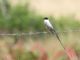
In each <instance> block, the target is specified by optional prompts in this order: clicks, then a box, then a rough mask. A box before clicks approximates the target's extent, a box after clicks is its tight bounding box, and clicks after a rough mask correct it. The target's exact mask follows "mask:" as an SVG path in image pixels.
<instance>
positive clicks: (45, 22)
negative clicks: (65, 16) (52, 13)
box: [44, 20, 53, 28]
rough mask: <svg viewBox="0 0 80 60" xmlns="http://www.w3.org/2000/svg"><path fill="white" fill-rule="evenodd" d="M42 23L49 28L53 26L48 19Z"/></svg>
mask: <svg viewBox="0 0 80 60" xmlns="http://www.w3.org/2000/svg"><path fill="white" fill-rule="evenodd" d="M44 24H45V25H47V26H48V27H50V28H53V26H52V25H51V23H50V21H49V20H44Z"/></svg>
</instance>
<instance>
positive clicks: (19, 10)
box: [0, 0, 80, 60]
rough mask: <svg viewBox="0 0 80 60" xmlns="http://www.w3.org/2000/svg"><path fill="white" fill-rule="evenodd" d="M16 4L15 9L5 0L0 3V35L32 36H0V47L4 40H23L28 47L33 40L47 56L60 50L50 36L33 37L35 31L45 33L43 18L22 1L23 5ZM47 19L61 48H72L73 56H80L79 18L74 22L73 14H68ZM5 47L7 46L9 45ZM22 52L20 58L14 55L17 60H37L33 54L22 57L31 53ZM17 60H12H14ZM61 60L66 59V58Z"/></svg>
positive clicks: (42, 34)
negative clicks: (53, 26)
mask: <svg viewBox="0 0 80 60" xmlns="http://www.w3.org/2000/svg"><path fill="white" fill-rule="evenodd" d="M20 3H21V2H20ZM20 3H18V4H16V5H15V6H11V3H10V2H9V0H1V1H0V34H3V33H5V34H9V33H10V34H12V33H15V34H18V33H30V32H33V33H34V34H32V35H29V34H28V35H25V36H24V37H23V36H17V35H15V36H13V37H12V36H10V35H8V36H7V35H6V36H5V35H0V40H1V42H0V45H1V46H2V45H3V47H4V46H5V44H3V43H2V40H3V41H4V42H5V41H8V42H10V41H14V40H22V41H24V40H27V41H26V42H25V44H26V45H27V46H29V47H31V46H30V45H32V44H33V43H35V42H36V41H39V42H41V44H42V46H43V47H44V48H45V49H46V51H47V53H48V54H50V56H51V54H52V53H55V52H56V51H58V50H63V49H62V47H61V46H60V45H59V43H58V41H57V39H56V37H55V36H52V35H51V34H50V33H40V34H36V32H47V30H46V29H45V26H44V23H43V18H44V17H45V16H46V15H41V14H39V13H38V12H37V11H36V10H35V9H30V7H29V6H30V5H29V3H28V2H26V3H25V4H23V5H22V4H20ZM47 16H48V17H49V19H50V21H51V23H52V24H53V25H55V28H56V31H57V32H58V33H59V36H60V38H61V39H62V42H63V43H64V45H65V46H66V47H67V46H70V47H72V48H73V49H74V50H75V51H76V53H77V54H79V53H80V47H79V45H80V41H79V39H80V37H79V36H80V21H79V19H76V18H75V16H74V15H68V16H62V15H61V16H59V17H57V18H55V16H52V15H47ZM2 36H3V37H2ZM22 37H23V38H22ZM19 38H20V39H19ZM24 38H25V39H24ZM1 43H2V44H1ZM9 44H11V42H10V43H9ZM11 45H12V44H11ZM26 48H27V47H26ZM6 49H8V48H6ZM25 50H26V49H25ZM25 50H24V52H23V56H22V55H21V57H22V58H21V57H20V56H19V55H18V57H17V58H21V59H19V60H26V59H27V58H29V59H30V58H31V59H32V58H37V56H35V55H30V56H33V57H27V58H26V57H25V56H28V55H26V54H32V53H29V52H25ZM24 53H25V54H24ZM63 57H64V56H63ZM17 58H16V60H18V59H17ZM53 58H54V57H53ZM64 58H65V57H64ZM31 59H30V60H31ZM32 60H34V59H32ZM59 60H60V59H59ZM61 60H62V59H61ZM64 60H66V58H65V59H64Z"/></svg>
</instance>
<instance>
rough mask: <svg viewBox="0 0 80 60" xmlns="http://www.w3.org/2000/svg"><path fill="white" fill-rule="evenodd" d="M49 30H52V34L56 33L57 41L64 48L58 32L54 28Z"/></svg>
mask: <svg viewBox="0 0 80 60" xmlns="http://www.w3.org/2000/svg"><path fill="white" fill-rule="evenodd" d="M51 32H52V34H55V35H56V37H57V39H58V41H59V42H60V44H61V46H62V47H63V48H64V50H65V47H64V45H63V43H62V42H61V40H60V38H59V36H58V33H57V32H56V31H55V30H51Z"/></svg>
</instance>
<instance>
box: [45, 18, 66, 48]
mask: <svg viewBox="0 0 80 60" xmlns="http://www.w3.org/2000/svg"><path fill="white" fill-rule="evenodd" d="M44 24H45V26H46V28H47V29H48V30H49V31H50V32H51V33H52V34H55V35H56V37H57V39H58V40H59V42H60V44H61V45H62V47H63V48H64V49H65V47H64V45H63V44H62V42H61V40H60V38H59V36H58V33H57V32H56V30H55V29H54V27H53V26H52V24H51V23H50V21H49V19H48V18H47V17H45V18H44Z"/></svg>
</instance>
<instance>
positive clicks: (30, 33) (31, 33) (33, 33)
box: [0, 30, 80, 36]
mask: <svg viewBox="0 0 80 60" xmlns="http://www.w3.org/2000/svg"><path fill="white" fill-rule="evenodd" d="M67 32H80V30H66V31H57V33H67ZM39 34H48V32H45V31H44V32H29V33H12V34H10V33H1V34H0V36H15V35H39Z"/></svg>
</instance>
